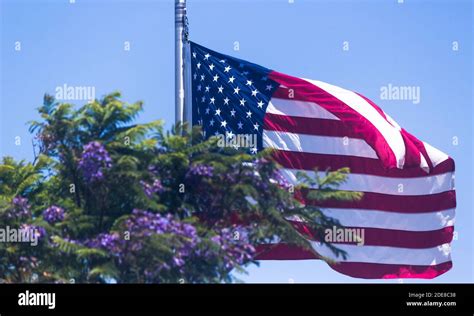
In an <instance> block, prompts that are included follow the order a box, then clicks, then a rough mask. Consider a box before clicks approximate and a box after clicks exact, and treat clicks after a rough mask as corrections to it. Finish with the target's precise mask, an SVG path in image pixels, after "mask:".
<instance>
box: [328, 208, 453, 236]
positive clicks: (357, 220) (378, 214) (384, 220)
mask: <svg viewBox="0 0 474 316" xmlns="http://www.w3.org/2000/svg"><path fill="white" fill-rule="evenodd" d="M322 211H323V213H324V214H325V215H326V216H328V217H331V218H333V219H336V220H338V221H339V222H340V224H341V225H342V226H347V227H366V228H380V229H396V230H405V231H420V232H422V231H430V230H438V229H442V228H445V227H449V226H454V220H455V210H454V209H450V210H444V211H440V212H433V213H409V214H405V213H394V212H384V211H374V210H361V209H347V208H325V209H322Z"/></svg>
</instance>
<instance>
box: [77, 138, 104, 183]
mask: <svg viewBox="0 0 474 316" xmlns="http://www.w3.org/2000/svg"><path fill="white" fill-rule="evenodd" d="M110 168H112V159H111V158H110V155H109V153H108V152H107V150H106V149H105V147H104V146H103V145H102V144H101V143H99V142H97V141H94V142H90V143H88V144H87V145H85V146H84V151H83V152H82V156H81V159H80V160H79V169H80V170H81V171H82V173H83V175H84V178H85V179H86V181H87V182H90V183H92V182H98V181H101V180H103V179H104V171H105V170H107V169H110Z"/></svg>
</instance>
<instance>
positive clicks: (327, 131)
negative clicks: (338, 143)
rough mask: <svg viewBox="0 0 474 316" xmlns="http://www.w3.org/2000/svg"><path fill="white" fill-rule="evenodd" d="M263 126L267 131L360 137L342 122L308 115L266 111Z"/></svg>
mask: <svg viewBox="0 0 474 316" xmlns="http://www.w3.org/2000/svg"><path fill="white" fill-rule="evenodd" d="M263 124H264V126H263V128H264V129H265V130H269V131H280V132H289V133H297V134H308V135H320V136H332V137H349V138H361V136H360V134H359V133H355V132H354V131H352V130H351V129H350V128H348V127H347V126H346V125H344V123H343V122H341V121H337V120H325V119H318V118H310V117H298V116H286V115H279V114H272V113H267V114H265V119H264V121H263Z"/></svg>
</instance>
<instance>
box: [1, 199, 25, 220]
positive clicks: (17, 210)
mask: <svg viewBox="0 0 474 316" xmlns="http://www.w3.org/2000/svg"><path fill="white" fill-rule="evenodd" d="M30 216H31V210H30V204H29V203H28V199H27V198H24V197H21V196H15V197H14V198H13V200H12V208H11V210H9V211H8V212H6V217H7V218H8V219H25V218H28V217H30Z"/></svg>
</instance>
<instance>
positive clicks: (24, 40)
mask: <svg viewBox="0 0 474 316" xmlns="http://www.w3.org/2000/svg"><path fill="white" fill-rule="evenodd" d="M72 2H74V1H72ZM291 2H293V3H291ZM398 2H404V3H398ZM0 3H1V5H0V19H1V24H0V25H1V27H0V30H1V32H0V46H1V50H0V76H1V77H0V156H4V155H11V156H14V157H16V158H22V159H26V160H31V159H32V146H31V136H30V135H29V134H28V130H27V125H26V122H27V121H29V120H32V119H38V115H37V114H36V111H35V108H37V107H38V106H40V105H41V103H42V98H43V95H44V93H46V92H47V93H50V94H53V95H54V93H55V89H56V87H57V86H62V85H63V84H67V85H69V86H93V87H95V89H96V95H97V97H100V96H102V95H104V94H106V93H109V92H112V91H114V90H119V91H121V92H122V93H123V97H124V99H125V100H126V101H129V102H133V101H137V100H142V101H144V102H145V111H144V113H143V115H141V117H140V121H143V122H145V121H150V120H154V119H158V118H160V119H164V120H165V121H166V123H167V127H169V126H170V124H172V123H173V120H174V64H173V63H174V4H173V1H172V0H166V1H165V0H161V1H160V0H75V3H70V0H0ZM188 17H189V20H190V32H191V38H192V40H193V41H195V42H197V43H200V44H202V45H204V46H207V47H209V48H211V49H213V50H217V51H220V52H222V53H225V54H229V55H234V56H236V57H239V58H243V59H246V60H249V61H252V62H255V63H258V64H261V65H263V66H265V67H267V68H271V69H274V70H277V71H280V72H283V73H287V74H289V75H294V76H298V77H304V78H311V79H316V80H322V81H326V82H329V83H332V84H335V85H339V86H342V87H344V88H347V89H350V90H354V91H357V92H359V93H361V94H364V95H365V96H367V97H369V98H370V99H372V100H373V101H374V102H376V103H377V104H379V105H380V106H381V107H382V108H383V110H384V111H385V112H387V113H388V114H390V115H391V116H392V117H393V118H394V119H395V120H396V121H397V122H398V123H399V124H400V125H401V126H402V127H404V128H405V129H406V130H408V131H409V132H411V133H412V134H414V135H415V136H417V137H418V138H420V139H422V140H424V141H426V142H428V143H430V144H431V145H433V146H435V147H437V148H439V149H441V150H442V151H444V152H446V153H448V154H449V155H450V156H452V157H453V158H454V159H455V161H456V190H457V202H458V207H457V218H456V231H457V234H458V240H455V241H454V242H453V244H452V245H453V262H454V267H453V269H452V270H451V271H450V272H448V273H446V274H445V275H442V276H440V277H439V278H437V279H435V280H433V281H429V280H423V281H413V280H411V281H410V280H404V282H474V251H473V240H474V232H473V228H474V217H473V215H472V213H473V193H474V192H473V181H472V179H473V178H474V172H473V168H472V161H473V151H472V148H473V145H474V141H473V136H474V134H473V128H472V123H473V109H472V107H473V78H472V75H473V70H474V69H473V51H472V41H473V39H474V34H473V33H474V30H473V3H472V1H469V0H404V1H401V0H353V1H349V0H293V1H291V0H265V1H263V0H262V1H257V0H255V1H250V0H248V1H246V0H219V1H217V0H215V1H206V0H188ZM125 42H129V44H130V50H129V51H127V50H124V47H125ZM237 42H238V43H237ZM344 42H346V43H344ZM454 42H455V43H454ZM18 43H20V45H21V50H16V49H15V48H17V49H18V47H19V45H18ZM347 45H348V48H349V50H344V49H343V48H344V47H346V48H347ZM456 45H457V46H456ZM236 46H239V50H235V48H236ZM453 48H454V49H453ZM456 48H457V50H456ZM389 84H392V85H394V86H415V87H419V88H420V91H421V94H420V102H419V103H414V102H412V101H411V100H399V101H394V100H381V95H380V91H381V88H382V87H386V86H388V85H389ZM75 103H76V104H78V105H80V104H82V103H83V102H82V101H78V102H75ZM18 136H19V137H20V138H21V144H20V145H18V144H15V140H18V138H15V137H18ZM453 138H455V140H457V144H456V142H453ZM240 278H241V279H243V280H244V281H246V282H291V281H292V280H293V281H294V282H366V281H365V280H360V279H353V278H350V277H347V276H344V275H341V274H338V273H337V272H335V271H333V270H331V269H330V268H329V267H327V266H326V264H325V263H323V262H319V261H299V262H298V261H282V262H276V261H268V262H262V263H261V265H260V267H251V268H249V274H248V275H246V276H240ZM370 282H374V281H370ZM378 282H383V283H396V282H399V280H391V281H385V280H382V281H378Z"/></svg>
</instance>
